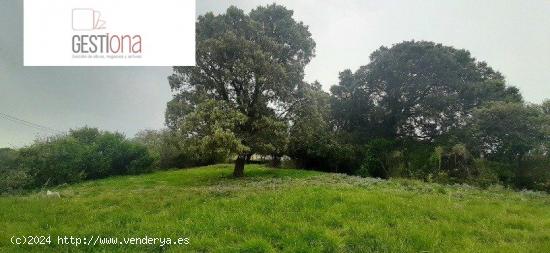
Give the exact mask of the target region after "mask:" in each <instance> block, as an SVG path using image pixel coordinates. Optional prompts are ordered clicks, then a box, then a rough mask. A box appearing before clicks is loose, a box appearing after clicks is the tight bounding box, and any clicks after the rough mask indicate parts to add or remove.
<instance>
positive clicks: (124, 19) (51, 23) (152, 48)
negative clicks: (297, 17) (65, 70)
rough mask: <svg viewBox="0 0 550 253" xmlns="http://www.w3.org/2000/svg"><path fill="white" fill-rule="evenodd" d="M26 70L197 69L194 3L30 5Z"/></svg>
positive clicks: (72, 0) (29, 0) (40, 1)
mask: <svg viewBox="0 0 550 253" xmlns="http://www.w3.org/2000/svg"><path fill="white" fill-rule="evenodd" d="M24 12H25V13H24V19H25V25H24V29H25V31H24V65H25V66H194V65H195V0H144V1H137V0H47V1H46V0H25V3H24Z"/></svg>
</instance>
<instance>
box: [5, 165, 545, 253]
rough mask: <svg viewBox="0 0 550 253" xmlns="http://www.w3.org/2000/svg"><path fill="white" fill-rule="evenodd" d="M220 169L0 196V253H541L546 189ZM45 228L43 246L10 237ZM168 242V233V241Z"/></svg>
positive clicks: (254, 167) (40, 232)
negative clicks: (129, 241) (95, 241)
mask: <svg viewBox="0 0 550 253" xmlns="http://www.w3.org/2000/svg"><path fill="white" fill-rule="evenodd" d="M246 173H247V177H246V178H243V179H231V178H230V177H229V175H230V174H231V166H230V165H216V166H209V167H203V168H196V169H189V170H177V171H168V172H158V173H154V174H148V175H142V176H125V177H115V178H109V179H105V180H99V181H91V182H86V183H82V184H78V185H72V186H65V187H61V188H59V189H57V190H58V191H60V193H61V198H48V197H46V196H45V195H44V193H34V194H30V195H26V196H12V197H1V198H0V252H279V251H282V252H550V197H549V196H548V195H547V194H544V193H533V192H513V191H509V190H505V189H496V188H494V189H488V190H480V189H476V188H471V187H467V186H442V185H438V184H427V183H422V182H418V181H411V180H390V181H383V180H377V179H364V178H358V177H350V176H344V175H337V174H325V173H319V172H311V171H301V170H274V169H267V168H264V167H262V166H261V165H251V166H247V168H246ZM14 235H16V236H23V235H27V236H28V235H50V236H51V240H52V242H51V244H49V245H13V244H12V243H11V242H10V238H11V237H12V236H14ZM57 236H74V237H91V236H102V237H117V238H119V240H122V239H121V238H123V237H145V236H148V237H170V238H178V237H188V238H189V244H188V245H164V246H163V247H160V246H159V245H158V244H157V245H145V246H144V245H96V246H90V245H80V246H68V245H59V244H57ZM173 241H175V239H173Z"/></svg>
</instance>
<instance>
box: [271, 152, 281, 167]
mask: <svg viewBox="0 0 550 253" xmlns="http://www.w3.org/2000/svg"><path fill="white" fill-rule="evenodd" d="M281 164H282V161H281V157H280V156H276V155H273V156H271V167H273V168H280V167H281Z"/></svg>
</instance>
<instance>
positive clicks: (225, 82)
mask: <svg viewBox="0 0 550 253" xmlns="http://www.w3.org/2000/svg"><path fill="white" fill-rule="evenodd" d="M292 16H293V11H291V10H288V9H286V8H285V7H283V6H279V5H275V4H273V5H269V6H266V7H258V8H256V9H254V10H252V11H251V12H250V13H249V14H246V13H244V12H243V11H242V10H240V9H238V8H236V7H230V8H229V9H227V11H226V13H224V14H220V15H214V14H213V13H207V14H205V15H203V16H200V17H199V18H198V22H197V25H196V29H197V30H196V34H197V35H196V36H197V48H196V50H197V51H196V58H197V61H196V62H197V64H196V67H174V73H173V74H172V75H171V76H170V77H169V82H170V87H171V88H172V90H173V91H175V92H176V93H177V95H175V97H174V100H173V101H171V102H170V103H169V107H168V110H167V115H166V118H167V123H168V126H177V124H175V122H177V121H179V120H181V119H182V118H184V117H185V114H187V113H189V112H190V111H191V110H192V108H194V107H196V105H197V104H199V103H200V101H203V100H205V99H214V100H223V101H225V102H227V103H228V104H229V105H230V106H232V107H234V108H235V109H236V110H238V111H239V112H240V113H242V114H243V115H244V116H245V117H246V120H245V121H244V122H243V123H242V124H240V125H239V126H238V127H237V130H236V135H237V136H238V137H239V139H240V140H242V145H243V146H245V147H247V148H244V149H242V150H243V152H241V153H239V154H238V155H237V160H236V162H235V170H234V173H233V174H234V175H235V176H237V177H240V176H243V175H244V163H245V160H246V158H247V157H250V156H251V155H252V154H255V153H258V152H262V151H265V150H266V149H267V148H266V143H269V142H272V141H273V140H272V138H270V135H269V134H260V133H261V132H262V131H266V130H267V129H280V122H281V119H282V118H283V117H284V115H285V112H286V111H288V110H289V109H290V108H292V104H293V102H294V100H295V96H294V95H293V94H294V92H295V91H296V87H297V85H298V84H299V83H300V82H301V81H302V79H303V76H304V67H305V66H306V64H308V63H309V61H310V59H311V58H312V57H313V55H314V48H315V42H314V41H313V39H312V38H311V33H310V32H309V31H308V27H307V26H305V25H304V24H303V23H302V22H297V21H296V20H294V19H293V17H292ZM266 124H269V125H270V126H272V127H266ZM260 136H265V138H260ZM277 136H278V135H277ZM280 143H282V142H280ZM271 150H274V149H273V148H272V149H271Z"/></svg>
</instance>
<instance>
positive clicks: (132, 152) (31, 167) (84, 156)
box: [0, 127, 155, 192]
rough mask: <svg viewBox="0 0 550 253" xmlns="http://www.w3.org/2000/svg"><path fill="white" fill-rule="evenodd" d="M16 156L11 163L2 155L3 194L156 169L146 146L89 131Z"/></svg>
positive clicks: (39, 142)
mask: <svg viewBox="0 0 550 253" xmlns="http://www.w3.org/2000/svg"><path fill="white" fill-rule="evenodd" d="M13 152H14V154H16V155H15V157H16V158H14V159H11V160H10V159H7V158H5V157H6V155H5V153H6V152H3V153H4V155H1V154H0V166H2V167H4V168H2V167H0V174H1V175H0V176H1V177H0V190H1V191H3V192H6V191H12V190H14V189H16V188H36V187H44V186H52V185H60V184H65V183H75V182H79V181H82V180H86V179H96V178H104V177H108V176H112V175H124V174H138V173H144V172H149V171H151V170H152V169H154V167H153V165H154V162H155V157H154V156H152V155H151V154H150V153H149V152H148V150H147V148H146V147H145V146H144V145H141V144H138V143H136V142H133V141H130V140H127V139H126V138H125V137H124V136H123V135H122V134H119V133H110V132H105V131H99V130H98V129H95V128H88V127H86V128H81V129H78V130H72V131H70V133H69V134H67V135H60V136H55V137H51V138H47V139H42V140H37V141H35V143H34V144H32V145H30V146H27V147H24V148H21V149H19V150H17V151H13ZM0 153H1V152H0ZM12 156H14V155H13V154H12ZM6 164H10V165H9V167H8V166H7V165H6Z"/></svg>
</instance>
